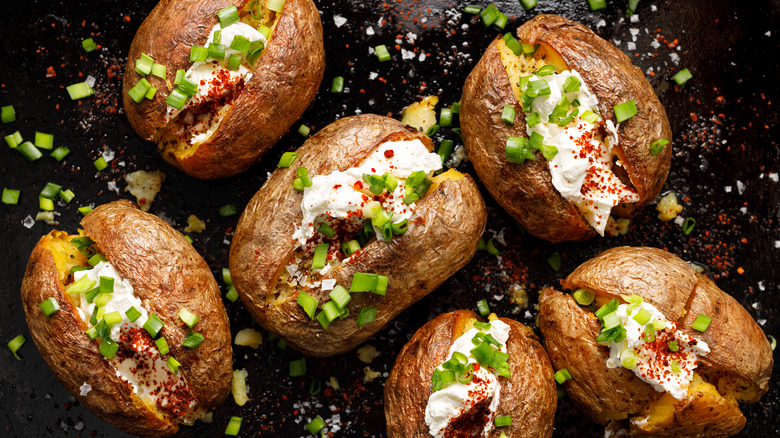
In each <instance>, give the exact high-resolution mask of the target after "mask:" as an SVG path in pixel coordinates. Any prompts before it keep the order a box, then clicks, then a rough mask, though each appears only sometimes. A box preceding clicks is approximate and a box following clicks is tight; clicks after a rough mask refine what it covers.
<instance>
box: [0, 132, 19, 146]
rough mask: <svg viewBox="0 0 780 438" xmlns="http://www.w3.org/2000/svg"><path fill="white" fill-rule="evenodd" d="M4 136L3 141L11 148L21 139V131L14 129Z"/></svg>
mask: <svg viewBox="0 0 780 438" xmlns="http://www.w3.org/2000/svg"><path fill="white" fill-rule="evenodd" d="M4 138H5V142H6V143H8V147H9V148H11V149H13V148H15V147H17V146H19V145H20V144H21V143H22V140H23V139H22V133H21V132H19V131H16V132H14V133H13V134H10V135H6V136H5V137H4Z"/></svg>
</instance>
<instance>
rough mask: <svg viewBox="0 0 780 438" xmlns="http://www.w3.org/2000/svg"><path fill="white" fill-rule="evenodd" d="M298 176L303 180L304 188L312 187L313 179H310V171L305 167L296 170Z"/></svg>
mask: <svg viewBox="0 0 780 438" xmlns="http://www.w3.org/2000/svg"><path fill="white" fill-rule="evenodd" d="M295 172H296V173H297V174H298V178H300V179H301V182H302V183H303V186H304V187H311V178H310V177H309V170H308V169H306V168H305V167H299V168H298V169H296V170H295Z"/></svg>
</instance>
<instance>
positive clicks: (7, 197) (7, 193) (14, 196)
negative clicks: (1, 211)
mask: <svg viewBox="0 0 780 438" xmlns="http://www.w3.org/2000/svg"><path fill="white" fill-rule="evenodd" d="M20 193H21V192H20V191H19V190H14V189H9V188H3V198H2V202H3V204H6V205H16V204H18V203H19V194H20Z"/></svg>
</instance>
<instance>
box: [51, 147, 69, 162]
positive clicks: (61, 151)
mask: <svg viewBox="0 0 780 438" xmlns="http://www.w3.org/2000/svg"><path fill="white" fill-rule="evenodd" d="M69 153H70V149H68V148H66V147H65V146H60V147H58V148H57V149H54V151H53V152H52V153H51V154H49V156H50V157H52V158H54V159H55V160H57V161H62V160H63V158H65V157H66V156H67V155H68V154H69Z"/></svg>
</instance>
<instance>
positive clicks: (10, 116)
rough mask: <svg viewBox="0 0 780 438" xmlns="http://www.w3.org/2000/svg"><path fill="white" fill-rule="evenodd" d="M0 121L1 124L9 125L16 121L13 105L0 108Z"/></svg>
mask: <svg viewBox="0 0 780 438" xmlns="http://www.w3.org/2000/svg"><path fill="white" fill-rule="evenodd" d="M0 120H2V121H3V123H11V122H15V121H16V110H15V109H14V106H13V105H6V106H4V107H2V108H0Z"/></svg>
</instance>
